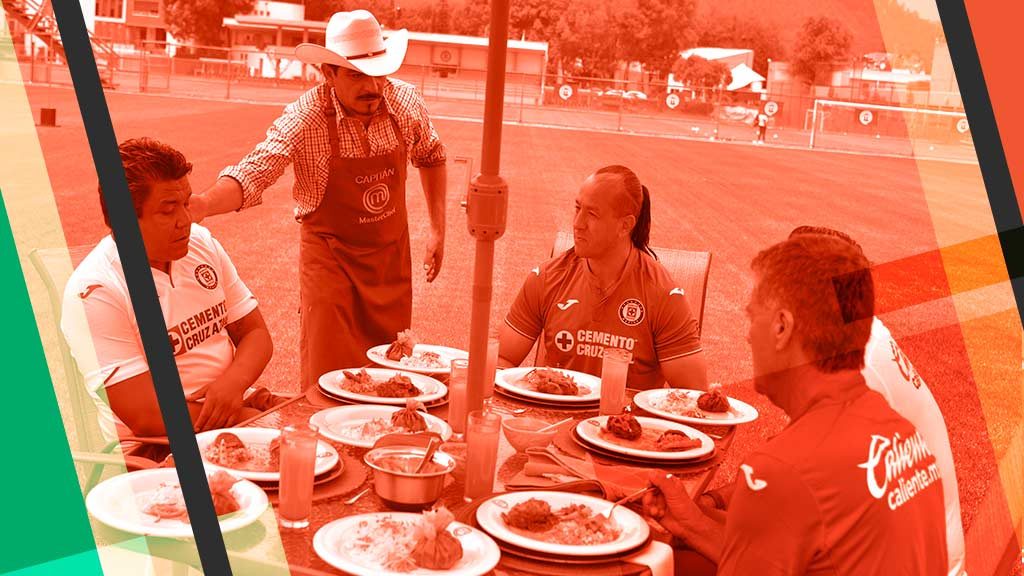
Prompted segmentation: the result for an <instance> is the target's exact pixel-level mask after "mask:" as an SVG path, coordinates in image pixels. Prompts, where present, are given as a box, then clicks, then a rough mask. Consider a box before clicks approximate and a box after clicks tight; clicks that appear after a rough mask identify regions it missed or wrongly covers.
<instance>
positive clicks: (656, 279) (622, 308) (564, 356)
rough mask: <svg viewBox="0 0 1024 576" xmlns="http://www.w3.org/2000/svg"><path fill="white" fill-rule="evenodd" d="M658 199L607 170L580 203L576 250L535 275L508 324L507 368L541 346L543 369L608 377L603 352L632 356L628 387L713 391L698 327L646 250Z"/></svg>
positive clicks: (630, 176) (622, 172)
mask: <svg viewBox="0 0 1024 576" xmlns="http://www.w3.org/2000/svg"><path fill="white" fill-rule="evenodd" d="M650 231H651V195H650V192H649V191H648V190H647V187H646V186H644V185H642V184H641V183H640V180H639V179H638V178H637V176H636V174H634V173H633V172H632V171H631V170H630V169H629V168H626V167H625V166H607V167H605V168H601V169H600V170H598V171H597V172H595V173H594V174H592V175H591V176H590V177H589V178H587V179H586V181H585V182H584V183H583V186H581V187H580V191H579V194H578V195H577V196H576V215H575V217H574V218H573V240H574V242H575V246H574V247H573V248H572V249H570V250H568V251H566V252H565V253H563V254H559V255H558V256H556V257H555V258H554V259H552V260H550V261H548V262H546V263H544V264H542V265H541V266H538V267H537V268H534V269H533V271H531V272H530V274H529V275H528V276H527V278H526V282H524V283H523V287H522V289H521V290H520V291H519V296H518V297H516V300H515V303H514V304H513V305H512V308H511V309H510V310H509V313H508V316H507V317H506V318H505V325H504V326H503V327H502V332H501V347H500V350H501V359H500V364H501V366H503V367H508V366H517V365H519V363H520V362H522V361H523V359H525V358H526V355H527V354H528V353H529V351H530V348H532V347H533V344H534V342H536V341H537V339H538V338H541V342H540V344H539V345H540V346H541V347H542V348H543V350H544V363H545V364H547V365H548V366H556V367H559V368H567V369H570V370H577V371H579V372H587V373H590V374H594V375H600V374H601V362H602V359H601V357H602V353H603V351H604V349H605V348H622V349H626V350H628V351H629V352H630V353H632V355H633V362H632V364H631V365H630V367H629V375H628V379H627V382H628V385H629V387H630V388H638V389H648V388H657V387H661V386H663V385H664V383H665V381H666V380H667V381H668V383H669V385H671V386H675V387H682V388H698V389H704V388H706V387H707V370H706V367H705V364H704V352H703V348H702V347H701V342H700V336H699V332H698V327H697V320H696V318H694V316H693V313H692V312H691V311H690V306H689V304H688V303H687V300H686V298H687V297H686V294H684V293H683V290H682V289H681V288H679V287H678V286H677V285H675V283H674V282H673V281H672V278H671V276H669V273H668V271H667V270H665V268H664V267H663V266H662V265H661V264H660V263H658V261H657V260H656V258H655V256H654V252H653V251H652V250H651V248H650V246H649V245H648V239H649V236H650Z"/></svg>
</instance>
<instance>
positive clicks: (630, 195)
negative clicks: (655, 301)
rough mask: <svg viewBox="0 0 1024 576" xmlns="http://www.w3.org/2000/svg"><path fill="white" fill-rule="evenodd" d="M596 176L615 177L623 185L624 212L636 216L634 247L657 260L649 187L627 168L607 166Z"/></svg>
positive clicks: (631, 239) (632, 240)
mask: <svg viewBox="0 0 1024 576" xmlns="http://www.w3.org/2000/svg"><path fill="white" fill-rule="evenodd" d="M594 175H595V176H602V175H607V176H610V177H615V178H617V179H618V180H619V182H620V183H621V184H622V188H621V192H622V194H621V195H622V200H621V203H622V206H623V209H622V212H623V214H624V215H632V216H636V224H635V225H634V226H633V231H632V232H631V233H630V235H629V239H630V241H631V242H632V243H633V246H635V247H636V249H637V250H640V251H641V252H646V253H648V254H650V255H651V256H652V257H653V258H654V259H655V260H657V258H658V255H657V254H655V253H654V250H651V244H650V240H651V193H650V191H648V190H647V186H644V185H643V184H641V183H640V179H639V178H637V176H636V174H635V173H633V171H632V170H630V169H629V168H626V167H625V166H620V165H612V166H605V167H604V168H601V169H600V170H598V171H597V172H595V173H594Z"/></svg>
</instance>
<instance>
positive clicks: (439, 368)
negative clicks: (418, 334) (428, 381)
mask: <svg viewBox="0 0 1024 576" xmlns="http://www.w3.org/2000/svg"><path fill="white" fill-rule="evenodd" d="M390 346H391V345H390V344H381V345H380V346H374V347H373V348H370V349H369V350H367V351H366V357H367V358H369V359H370V362H373V363H374V364H380V365H381V366H386V367H388V368H394V369H395V370H408V371H409V372H418V373H420V374H435V375H436V374H448V373H449V372H451V370H452V360H456V359H458V358H462V359H468V358H469V352H466V351H465V350H459V349H458V348H450V347H448V346H438V345H435V344H417V345H416V346H415V347H414V348H413V350H412V356H403V357H402V358H401V360H392V359H390V358H388V357H387V353H388V348H389V347H390Z"/></svg>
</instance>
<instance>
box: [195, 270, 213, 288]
mask: <svg viewBox="0 0 1024 576" xmlns="http://www.w3.org/2000/svg"><path fill="white" fill-rule="evenodd" d="M196 282H199V285H200V286H202V287H203V288H206V289H207V290H213V289H215V288H217V272H216V271H215V270H214V269H213V266H210V265H209V264H200V265H199V266H196Z"/></svg>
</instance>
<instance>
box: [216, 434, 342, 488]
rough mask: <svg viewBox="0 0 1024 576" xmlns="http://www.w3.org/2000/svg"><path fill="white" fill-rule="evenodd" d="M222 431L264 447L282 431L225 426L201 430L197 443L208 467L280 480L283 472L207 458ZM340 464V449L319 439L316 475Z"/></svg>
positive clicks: (258, 478) (262, 479) (249, 477)
mask: <svg viewBox="0 0 1024 576" xmlns="http://www.w3.org/2000/svg"><path fill="white" fill-rule="evenodd" d="M221 432H231V433H232V434H234V435H235V436H238V439H239V440H241V441H242V443H244V444H245V445H246V446H250V445H252V446H256V447H262V448H269V446H270V442H271V441H272V440H273V439H274V438H277V437H278V436H280V435H281V431H280V430H278V429H276V428H225V429H223V430H209V431H207V432H201V433H199V434H196V444H198V445H199V454H200V455H201V456H202V457H203V462H204V463H205V464H206V466H207V467H208V468H212V469H215V470H216V469H220V470H225V471H227V472H230V473H231V475H232V476H235V477H236V478H245V479H246V480H253V481H256V482H280V481H281V472H280V471H276V472H256V471H253V470H238V469H236V468H228V467H227V466H222V465H220V464H214V463H213V462H210V461H209V460H207V459H206V447H207V446H209V445H210V444H213V441H214V440H216V439H217V436H218V435H219V434H220V433H221ZM337 464H338V451H337V450H335V449H334V446H331V445H330V444H328V443H327V442H324V441H323V440H319V441H317V446H316V464H315V466H314V468H313V472H314V474H315V475H317V476H319V475H321V474H323V473H325V472H329V471H330V470H331V468H334V467H335V466H336V465H337Z"/></svg>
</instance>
